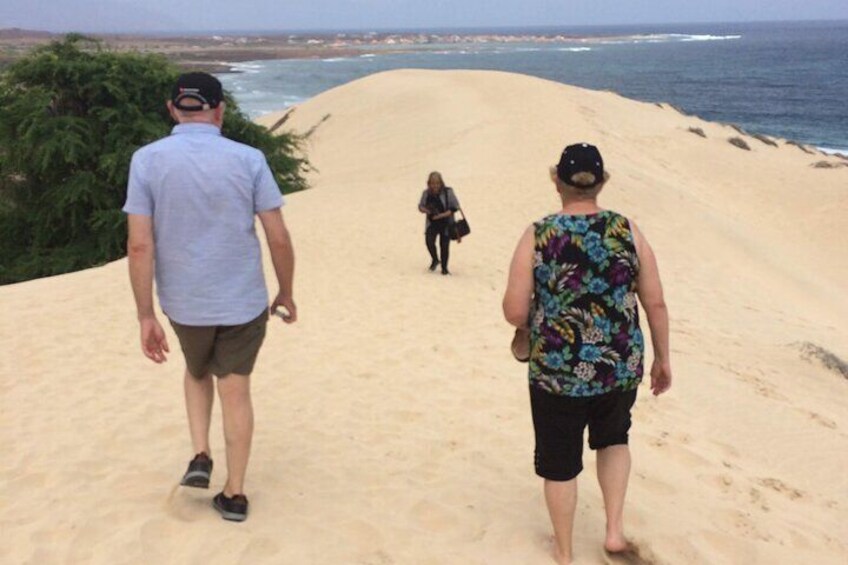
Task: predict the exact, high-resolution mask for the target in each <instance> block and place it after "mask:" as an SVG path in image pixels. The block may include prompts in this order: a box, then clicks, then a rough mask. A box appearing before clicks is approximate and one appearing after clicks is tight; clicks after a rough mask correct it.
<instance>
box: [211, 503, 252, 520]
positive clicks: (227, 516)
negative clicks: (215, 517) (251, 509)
mask: <svg viewBox="0 0 848 565" xmlns="http://www.w3.org/2000/svg"><path fill="white" fill-rule="evenodd" d="M212 506H214V507H215V510H217V511H218V513H219V514H221V518H223V519H224V520H229V521H230V522H244V521H245V520H246V519H247V514H239V513H237V512H228V511H226V510H224V509H223V508H221V507H220V506H218V503H217V502H215V500H212Z"/></svg>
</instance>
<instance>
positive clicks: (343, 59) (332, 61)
mask: <svg viewBox="0 0 848 565" xmlns="http://www.w3.org/2000/svg"><path fill="white" fill-rule="evenodd" d="M321 60H322V61H323V62H325V63H338V62H339V61H345V60H347V58H346V57H329V58H327V59H321Z"/></svg>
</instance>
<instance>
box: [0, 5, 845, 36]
mask: <svg viewBox="0 0 848 565" xmlns="http://www.w3.org/2000/svg"><path fill="white" fill-rule="evenodd" d="M771 20H848V0H696V1H689V0H241V1H240V0H2V2H0V29H2V28H11V27H19V28H24V29H34V30H44V31H54V32H67V31H80V32H100V33H104V32H155V31H162V32H172V31H249V30H255V31H260V30H263V31H289V30H337V29H345V30H348V29H349V30H354V29H356V30H390V29H416V28H423V29H427V28H431V29H432V28H452V27H459V28H467V27H475V28H480V27H483V28H486V27H511V26H541V25H551V26H569V27H570V26H582V25H618V24H661V23H700V22H746V21H771Z"/></svg>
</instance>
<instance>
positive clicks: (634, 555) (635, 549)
mask: <svg viewBox="0 0 848 565" xmlns="http://www.w3.org/2000/svg"><path fill="white" fill-rule="evenodd" d="M604 553H605V554H606V556H607V557H608V558H609V560H610V561H609V562H610V563H627V564H628V565H650V564H652V563H653V561H652V560H650V559H646V558H644V557H643V556H642V555H641V553H640V551H639V546H638V545H636V544H635V543H633V542H631V541H627V540H625V539H624V538H619V539H617V540H614V541H613V543H610V540H607V541H606V542H604Z"/></svg>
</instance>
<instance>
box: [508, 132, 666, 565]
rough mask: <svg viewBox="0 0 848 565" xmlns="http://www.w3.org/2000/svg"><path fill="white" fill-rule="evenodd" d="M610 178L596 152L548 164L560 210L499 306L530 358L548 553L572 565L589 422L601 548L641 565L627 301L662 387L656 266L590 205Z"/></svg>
mask: <svg viewBox="0 0 848 565" xmlns="http://www.w3.org/2000/svg"><path fill="white" fill-rule="evenodd" d="M608 178H609V175H608V174H606V173H605V172H604V166H603V159H602V158H601V154H600V152H599V151H598V150H597V148H596V147H594V146H592V145H588V144H585V143H582V144H576V145H570V146H568V147H566V148H565V150H564V151H563V153H562V156H561V158H560V161H559V164H558V165H557V166H556V167H554V168H551V179H552V180H553V182H554V185H555V186H556V190H557V192H558V193H559V197H560V200H561V202H562V209H561V210H560V211H559V212H557V213H555V214H551V215H549V216H546V217H544V218H542V219H541V220H539V221H537V222H536V223H534V224H533V225H531V226H530V227H529V228H528V229H527V230H526V231H525V232H524V235H523V236H522V237H521V240H520V241H519V243H518V247H517V249H516V250H515V255H514V257H513V259H512V265H511V266H510V273H509V282H508V286H507V290H506V294H505V296H504V301H503V309H504V315H505V316H506V319H507V320H508V321H509V322H510V323H511V324H512V325H514V326H516V327H517V328H518V329H517V332H516V333H517V336H516V341H515V342H514V347H513V351H514V353H516V356H522V355H526V356H527V357H528V358H529V363H530V365H529V377H530V405H531V411H532V415H533V427H534V430H535V435H536V453H535V467H536V474H538V475H539V476H541V477H542V478H544V479H545V486H544V492H545V501H546V503H547V506H548V511H549V513H550V518H551V522H552V525H553V528H554V537H555V542H556V545H555V550H554V554H555V558H556V560H557V562H559V563H562V564H565V563H571V557H572V555H571V536H572V529H573V521H574V510H575V507H576V502H577V475H578V474H579V473H580V471H581V470H582V469H583V463H582V455H583V430H584V429H585V428H586V426H587V425H588V427H589V447H590V448H591V449H595V450H597V451H598V454H597V475H598V481H599V483H600V486H601V491H602V492H603V497H604V507H605V510H606V538H605V541H604V549H605V551H606V552H607V553H609V554H617V555H618V556H620V557H623V558H629V559H630V560H631V561H633V562H639V561H638V559H635V557H636V554H638V548H636V547H635V545H633V544H631V543H629V542H628V541H627V539H626V538H625V537H624V524H623V511H624V497H625V493H626V491H627V481H628V478H629V475H630V451H629V449H628V446H627V443H628V430H629V429H630V421H631V420H630V409H631V407H632V406H633V403H634V401H635V400H636V389H637V387H638V385H639V383H640V381H641V380H642V373H643V368H642V354H643V348H644V344H643V340H642V332H641V330H640V328H639V313H638V308H637V304H636V297H637V296H638V297H639V300H640V301H641V303H642V306H643V307H644V309H645V313H646V314H647V317H648V324H649V326H650V328H651V337H652V342H653V350H654V362H653V366H652V367H651V390H652V391H653V393H654V394H655V395H658V394H662V393H663V392H665V391H666V390H668V389H669V387H670V386H671V365H670V362H669V344H668V333H669V332H668V312H667V309H666V305H665V302H664V300H663V291H662V286H661V284H660V277H659V272H658V270H657V263H656V259H655V258H654V253H653V251H652V250H651V246H650V245H648V242H647V241H646V240H645V238H644V236H643V235H642V234H641V232H640V231H639V230H638V229H637V228H636V226H635V225H634V224H633V223H632V222H631V221H629V220H628V219H627V218H625V217H624V216H622V215H620V214H618V213H616V212H613V211H611V210H602V209H601V208H599V207H598V204H597V196H598V193H599V192H600V191H601V189H602V188H603V186H604V184H605V183H606V181H607V180H608ZM528 334H529V342H528V341H527V338H528ZM522 338H523V347H522V346H521V345H522V343H521V342H522ZM516 345H517V346H516Z"/></svg>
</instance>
